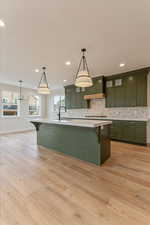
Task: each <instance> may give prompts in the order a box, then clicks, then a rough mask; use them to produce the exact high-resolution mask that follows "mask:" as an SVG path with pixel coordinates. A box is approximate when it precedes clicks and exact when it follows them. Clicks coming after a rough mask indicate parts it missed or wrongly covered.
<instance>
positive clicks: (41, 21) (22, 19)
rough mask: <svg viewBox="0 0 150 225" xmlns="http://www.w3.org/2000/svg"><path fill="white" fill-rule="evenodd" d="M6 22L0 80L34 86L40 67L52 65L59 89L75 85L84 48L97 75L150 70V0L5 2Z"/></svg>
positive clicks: (0, 0)
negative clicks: (143, 69)
mask: <svg viewBox="0 0 150 225" xmlns="http://www.w3.org/2000/svg"><path fill="white" fill-rule="evenodd" d="M0 19H3V20H4V21H5V23H6V28H5V29H4V28H0V82H5V83H12V84H15V83H16V82H17V81H18V80H19V79H22V80H24V84H25V86H28V87H33V88H34V87H36V86H37V84H38V81H39V79H40V76H41V74H40V73H35V72H34V69H35V68H41V67H42V66H43V65H46V66H47V67H48V71H47V76H48V81H49V84H50V87H51V88H52V89H55V88H59V87H61V86H62V85H63V80H64V79H66V80H67V82H68V83H70V82H72V81H73V79H74V77H75V73H76V70H77V67H78V63H79V60H80V57H81V53H80V49H81V48H82V47H86V48H87V50H88V51H87V61H88V65H89V69H90V71H91V75H93V76H96V75H103V74H104V75H110V74H113V73H120V72H121V71H128V70H132V69H136V68H141V67H146V66H150V1H149V0H142V1H141V0H124V1H122V0H114V1H110V0H93V1H91V0H43V1H42V0H13V1H12V0H0ZM68 60H70V61H71V62H72V65H71V66H66V65H65V62H66V61H68ZM120 62H125V63H126V66H125V67H124V68H120V67H119V63H120Z"/></svg>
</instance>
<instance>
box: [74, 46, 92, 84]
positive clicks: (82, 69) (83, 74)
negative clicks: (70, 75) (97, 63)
mask: <svg viewBox="0 0 150 225" xmlns="http://www.w3.org/2000/svg"><path fill="white" fill-rule="evenodd" d="M81 52H82V58H81V60H80V64H79V68H78V71H77V74H76V80H75V86H77V87H91V86H92V85H93V81H92V78H91V76H90V73H89V69H88V65H87V61H86V58H85V52H86V49H85V48H83V49H81Z"/></svg>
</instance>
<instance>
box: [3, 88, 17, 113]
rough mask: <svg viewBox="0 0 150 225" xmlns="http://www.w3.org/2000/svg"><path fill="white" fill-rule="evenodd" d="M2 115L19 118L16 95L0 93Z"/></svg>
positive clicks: (13, 93)
mask: <svg viewBox="0 0 150 225" xmlns="http://www.w3.org/2000/svg"><path fill="white" fill-rule="evenodd" d="M2 115H3V116H19V101H18V93H16V92H10V91H2Z"/></svg>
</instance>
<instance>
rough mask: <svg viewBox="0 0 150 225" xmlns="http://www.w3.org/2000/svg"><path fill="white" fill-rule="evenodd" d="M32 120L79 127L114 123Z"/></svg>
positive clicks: (78, 120)
mask: <svg viewBox="0 0 150 225" xmlns="http://www.w3.org/2000/svg"><path fill="white" fill-rule="evenodd" d="M30 122H39V123H48V124H58V125H66V126H78V127H91V128H94V127H100V126H105V125H109V124H112V122H111V121H105V120H103V121H98V120H82V119H81V120H80V119H76V120H71V119H69V120H60V121H59V120H48V119H34V120H31V121H30Z"/></svg>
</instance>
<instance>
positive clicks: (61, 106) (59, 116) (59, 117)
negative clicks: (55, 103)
mask: <svg viewBox="0 0 150 225" xmlns="http://www.w3.org/2000/svg"><path fill="white" fill-rule="evenodd" d="M62 108H64V109H65V112H67V108H66V106H63V105H60V106H59V112H58V114H57V115H58V119H59V120H61V109H62Z"/></svg>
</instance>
